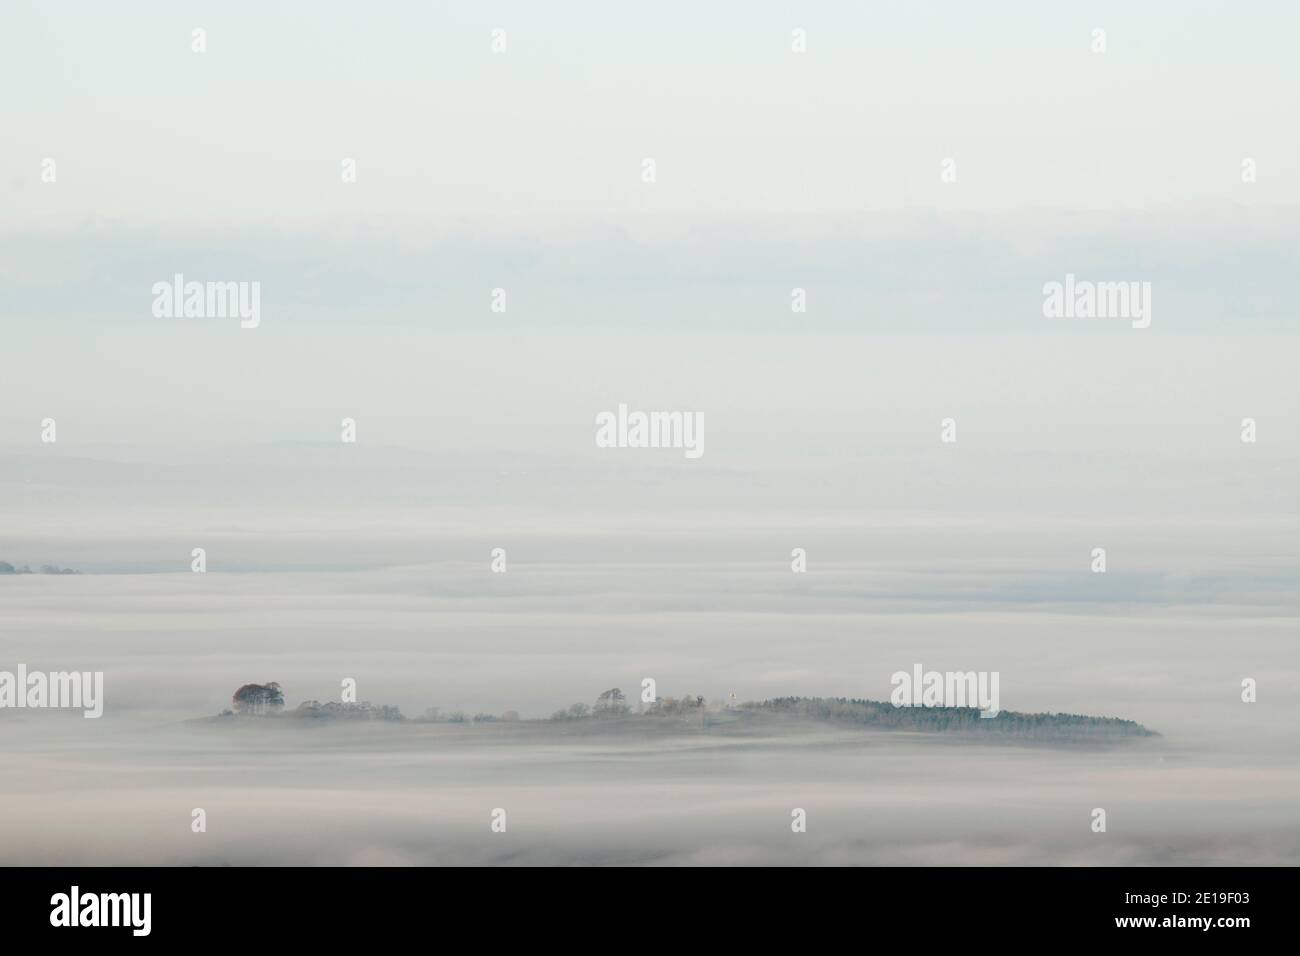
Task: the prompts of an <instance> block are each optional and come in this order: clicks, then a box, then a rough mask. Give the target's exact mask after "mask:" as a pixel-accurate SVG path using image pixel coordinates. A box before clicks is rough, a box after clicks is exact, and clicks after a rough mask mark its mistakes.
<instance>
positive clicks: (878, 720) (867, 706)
mask: <svg viewBox="0 0 1300 956" xmlns="http://www.w3.org/2000/svg"><path fill="white" fill-rule="evenodd" d="M232 704H233V707H234V709H233V710H226V711H224V712H223V713H222V714H221V715H220V717H219V718H218V719H222V720H237V719H244V718H253V719H258V720H263V719H271V720H275V721H276V722H277V723H279V722H288V721H294V720H311V721H319V720H329V721H333V720H349V721H357V720H360V721H385V722H389V723H408V724H466V725H483V724H501V723H504V724H514V725H525V724H526V725H533V726H537V725H545V726H547V727H552V728H555V729H561V730H563V731H565V732H570V731H576V730H586V731H592V732H599V731H601V730H609V731H615V730H618V731H623V730H627V729H635V728H637V727H640V728H643V729H646V730H657V729H663V730H685V731H692V732H702V733H708V732H722V731H737V730H746V729H755V730H760V729H762V728H764V727H775V726H777V725H785V726H789V725H791V724H827V725H832V726H837V727H842V728H862V729H864V730H878V731H910V732H913V733H926V734H957V735H968V736H972V737H980V738H985V739H989V740H993V741H996V740H1021V741H1030V742H1044V743H1089V742H1110V741H1115V740H1119V739H1123V738H1133V737H1153V736H1158V734H1156V732H1155V731H1152V730H1149V729H1148V728H1146V727H1143V726H1142V725H1141V724H1139V723H1136V722H1135V721H1132V720H1124V719H1121V718H1118V717H1090V716H1087V715H1084V714H1024V713H1017V712H1016V711H1002V712H1000V713H999V714H998V715H997V716H995V717H982V716H981V714H980V711H979V710H978V709H976V708H974V707H895V706H894V705H892V704H889V703H885V702H881V701H874V700H860V699H856V698H854V699H850V698H845V697H778V698H774V699H771V700H762V701H747V702H745V703H741V704H729V705H725V706H711V705H710V704H709V703H708V702H706V701H705V699H704V698H703V697H691V696H687V697H683V698H673V697H661V698H657V699H656V700H655V701H654V702H653V703H650V704H646V705H643V706H641V707H639V708H638V709H637V710H633V709H632V707H631V706H630V705H629V704H628V703H627V699H626V697H625V696H624V695H623V692H622V691H621V690H619V689H618V688H612V689H610V690H607V691H605V692H604V693H602V694H601V695H600V696H599V697H598V698H597V699H596V702H595V704H594V705H587V704H582V703H578V704H574V705H572V706H571V707H568V708H565V709H563V710H558V711H556V712H555V713H554V714H552V715H551V716H550V717H549V718H545V719H541V720H524V719H521V718H520V716H519V715H518V713H516V712H515V711H506V712H504V713H503V714H500V715H496V714H487V713H478V714H474V715H472V716H471V715H469V714H465V713H462V712H459V711H456V712H452V713H449V714H443V713H442V712H441V710H440V709H439V708H437V707H432V708H429V709H427V710H426V711H425V712H424V713H423V714H421V715H420V716H419V717H414V718H408V717H404V716H403V715H402V713H401V711H400V709H399V708H397V707H392V706H387V705H378V706H377V705H373V704H370V703H368V702H366V701H360V702H356V703H341V702H337V701H328V702H326V703H323V704H322V703H320V702H319V701H315V700H308V701H304V702H303V703H301V704H299V705H298V706H297V707H296V708H294V709H292V710H285V709H284V696H283V693H282V691H281V690H280V685H279V684H277V683H274V682H273V683H269V684H245V685H244V686H243V687H241V688H239V690H238V691H236V692H235V695H234V697H233V698H232Z"/></svg>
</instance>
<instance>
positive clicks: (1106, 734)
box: [741, 697, 1159, 740]
mask: <svg viewBox="0 0 1300 956" xmlns="http://www.w3.org/2000/svg"><path fill="white" fill-rule="evenodd" d="M741 709H743V710H748V711H756V712H759V713H773V714H787V715H790V716H796V717H807V718H809V719H812V720H821V721H826V722H828V723H836V724H853V725H858V726H863V727H872V728H875V729H880V730H916V731H923V732H927V733H954V732H955V733H972V734H985V735H991V736H1011V737H1021V738H1026V739H1030V740H1034V739H1051V740H1097V739H1109V738H1113V737H1158V736H1159V734H1158V733H1156V732H1155V731H1154V730H1149V729H1148V728H1146V727H1143V726H1142V725H1141V724H1139V723H1137V722H1136V721H1132V720H1124V719H1122V718H1119V717H1090V716H1088V715H1086V714H1023V713H1018V712H1016V711H1013V710H1004V711H1002V712H1000V713H999V714H998V715H997V716H996V717H981V716H980V712H979V710H977V709H976V708H974V707H895V706H894V705H893V704H889V703H884V702H882V701H876V700H861V699H858V698H848V697H776V698H773V699H771V700H763V701H757V702H747V703H745V704H742V705H741Z"/></svg>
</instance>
